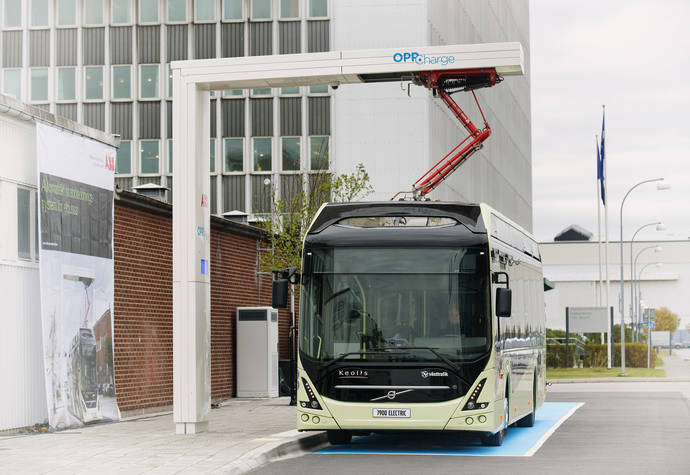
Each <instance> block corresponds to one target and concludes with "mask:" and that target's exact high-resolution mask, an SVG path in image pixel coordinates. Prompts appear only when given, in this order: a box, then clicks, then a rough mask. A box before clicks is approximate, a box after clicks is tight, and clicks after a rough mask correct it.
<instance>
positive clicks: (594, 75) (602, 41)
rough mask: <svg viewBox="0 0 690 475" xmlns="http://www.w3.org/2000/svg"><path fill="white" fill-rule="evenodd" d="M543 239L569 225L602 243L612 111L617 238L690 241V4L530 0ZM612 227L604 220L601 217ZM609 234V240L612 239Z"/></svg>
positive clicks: (610, 200)
mask: <svg viewBox="0 0 690 475" xmlns="http://www.w3.org/2000/svg"><path fill="white" fill-rule="evenodd" d="M530 16H531V18H530V34H531V52H532V57H531V74H532V137H533V141H532V151H533V170H534V171H533V174H534V175H533V190H534V229H533V231H534V234H535V236H536V237H537V238H538V239H539V240H551V239H553V237H554V236H555V235H556V234H557V233H558V232H559V231H561V230H562V229H564V228H565V227H567V226H569V225H570V224H579V225H580V226H583V227H584V228H586V229H588V230H590V231H591V232H592V233H594V239H596V232H597V215H596V205H595V200H596V149H595V138H594V135H595V134H600V131H601V110H602V109H601V105H602V104H606V158H607V161H608V190H607V193H608V194H607V204H609V238H610V239H612V240H613V239H616V240H617V239H618V236H619V228H618V223H619V220H618V216H619V210H620V204H621V199H622V198H623V196H624V194H625V192H626V191H627V190H628V189H629V188H630V187H631V186H633V185H634V184H636V183H638V182H639V181H642V180H645V179H650V178H657V177H664V178H665V179H666V180H665V181H666V182H667V183H669V184H670V185H671V189H670V190H668V191H657V190H656V186H655V184H646V185H642V186H641V187H638V188H637V189H635V191H633V192H632V193H631V194H630V196H629V197H628V199H627V200H626V202H625V208H624V219H623V223H624V237H625V238H626V239H629V238H630V236H631V235H632V233H633V232H634V231H635V230H636V229H637V228H638V227H639V226H641V225H643V224H646V223H649V222H653V221H659V220H660V221H663V222H664V224H666V226H667V230H666V231H664V232H656V231H655V230H654V228H653V227H649V228H647V229H645V230H643V231H641V232H640V234H638V237H637V238H636V239H659V238H662V239H687V238H688V236H690V61H689V60H690V2H689V1H687V0H678V1H671V0H664V1H651V0H649V1H631V0H627V1H613V0H606V1H601V0H599V1H592V0H578V1H565V0H564V1H553V0H531V1H530ZM602 219H603V218H602ZM602 233H603V231H602Z"/></svg>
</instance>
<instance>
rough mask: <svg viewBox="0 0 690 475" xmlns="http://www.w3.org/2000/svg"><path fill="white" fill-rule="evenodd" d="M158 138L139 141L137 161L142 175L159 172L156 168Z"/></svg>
mask: <svg viewBox="0 0 690 475" xmlns="http://www.w3.org/2000/svg"><path fill="white" fill-rule="evenodd" d="M158 147H159V145H158V140H141V141H139V148H140V150H139V152H140V154H139V163H140V166H141V174H142V175H152V174H153V175H157V174H159V173H160V171H159V168H158V162H159V160H158V159H159V157H160V155H159V151H158Z"/></svg>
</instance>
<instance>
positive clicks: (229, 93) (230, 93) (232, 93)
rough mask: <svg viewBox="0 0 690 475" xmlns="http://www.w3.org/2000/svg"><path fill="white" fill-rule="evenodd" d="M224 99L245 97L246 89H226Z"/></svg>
mask: <svg viewBox="0 0 690 475" xmlns="http://www.w3.org/2000/svg"><path fill="white" fill-rule="evenodd" d="M223 97H244V89H226V90H224V91H223Z"/></svg>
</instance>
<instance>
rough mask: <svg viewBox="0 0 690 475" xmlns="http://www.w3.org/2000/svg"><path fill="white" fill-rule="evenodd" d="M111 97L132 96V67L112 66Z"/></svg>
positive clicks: (126, 97)
mask: <svg viewBox="0 0 690 475" xmlns="http://www.w3.org/2000/svg"><path fill="white" fill-rule="evenodd" d="M112 77H113V80H112V81H111V82H112V85H113V91H112V94H113V99H131V98H132V67H131V66H129V65H118V66H113V76H112Z"/></svg>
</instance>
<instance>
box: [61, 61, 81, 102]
mask: <svg viewBox="0 0 690 475" xmlns="http://www.w3.org/2000/svg"><path fill="white" fill-rule="evenodd" d="M57 72H58V81H57V83H58V84H57V86H58V89H57V100H58V101H74V100H76V99H77V87H76V80H75V73H76V70H75V69H74V68H58V70H57Z"/></svg>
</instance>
